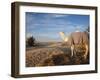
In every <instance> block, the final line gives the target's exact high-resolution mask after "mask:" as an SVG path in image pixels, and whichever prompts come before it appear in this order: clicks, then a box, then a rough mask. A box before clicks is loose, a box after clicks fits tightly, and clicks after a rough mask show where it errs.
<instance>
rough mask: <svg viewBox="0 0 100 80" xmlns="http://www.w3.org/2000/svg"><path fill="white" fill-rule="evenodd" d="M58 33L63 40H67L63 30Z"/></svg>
mask: <svg viewBox="0 0 100 80" xmlns="http://www.w3.org/2000/svg"><path fill="white" fill-rule="evenodd" d="M59 34H60V36H61V38H62V40H63V41H64V42H67V41H68V36H66V35H65V33H64V32H59Z"/></svg>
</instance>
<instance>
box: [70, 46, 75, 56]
mask: <svg viewBox="0 0 100 80" xmlns="http://www.w3.org/2000/svg"><path fill="white" fill-rule="evenodd" d="M73 55H74V46H73V45H72V46H71V57H73Z"/></svg>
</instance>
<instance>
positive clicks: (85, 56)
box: [84, 44, 88, 59]
mask: <svg viewBox="0 0 100 80" xmlns="http://www.w3.org/2000/svg"><path fill="white" fill-rule="evenodd" d="M85 47H86V52H85V54H84V59H86V58H87V55H88V45H87V44H85Z"/></svg>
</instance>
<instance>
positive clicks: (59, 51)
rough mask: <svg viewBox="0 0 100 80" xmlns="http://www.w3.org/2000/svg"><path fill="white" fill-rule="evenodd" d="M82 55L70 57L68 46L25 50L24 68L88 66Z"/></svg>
mask: <svg viewBox="0 0 100 80" xmlns="http://www.w3.org/2000/svg"><path fill="white" fill-rule="evenodd" d="M88 63H89V60H88V59H87V60H84V59H83V58H82V55H79V56H74V57H71V50H70V47H69V46H66V45H63V44H62V43H58V44H57V43H53V44H51V45H50V44H49V45H45V46H36V47H31V48H27V49H26V67H36V66H58V65H77V64H78V65H79V64H88Z"/></svg>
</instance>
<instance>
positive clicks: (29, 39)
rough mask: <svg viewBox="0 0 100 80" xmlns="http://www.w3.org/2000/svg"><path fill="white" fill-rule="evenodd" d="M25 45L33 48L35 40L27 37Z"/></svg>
mask: <svg viewBox="0 0 100 80" xmlns="http://www.w3.org/2000/svg"><path fill="white" fill-rule="evenodd" d="M26 43H27V45H28V46H34V45H35V38H34V37H33V36H32V37H29V38H28V39H27V42H26Z"/></svg>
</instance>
